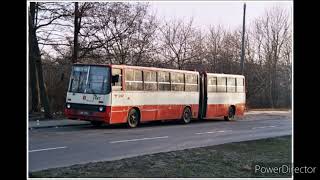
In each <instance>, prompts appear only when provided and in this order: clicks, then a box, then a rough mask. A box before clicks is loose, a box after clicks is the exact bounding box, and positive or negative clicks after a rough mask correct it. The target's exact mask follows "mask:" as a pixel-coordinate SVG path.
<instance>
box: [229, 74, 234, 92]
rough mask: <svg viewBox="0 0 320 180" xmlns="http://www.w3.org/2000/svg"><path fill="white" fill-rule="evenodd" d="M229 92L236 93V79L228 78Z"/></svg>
mask: <svg viewBox="0 0 320 180" xmlns="http://www.w3.org/2000/svg"><path fill="white" fill-rule="evenodd" d="M227 91H228V92H236V78H231V77H228V78H227Z"/></svg>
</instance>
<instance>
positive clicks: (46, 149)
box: [29, 146, 67, 152]
mask: <svg viewBox="0 0 320 180" xmlns="http://www.w3.org/2000/svg"><path fill="white" fill-rule="evenodd" d="M64 148H67V147H66V146H63V147H54V148H45V149H35V150H30V151H29V152H39V151H49V150H55V149H64Z"/></svg>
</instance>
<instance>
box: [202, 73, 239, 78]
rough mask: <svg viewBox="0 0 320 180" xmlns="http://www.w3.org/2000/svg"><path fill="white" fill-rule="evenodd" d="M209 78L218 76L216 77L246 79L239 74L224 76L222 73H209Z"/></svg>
mask: <svg viewBox="0 0 320 180" xmlns="http://www.w3.org/2000/svg"><path fill="white" fill-rule="evenodd" d="M207 75H208V76H216V77H235V78H237V77H238V78H244V76H243V75H239V74H222V73H207Z"/></svg>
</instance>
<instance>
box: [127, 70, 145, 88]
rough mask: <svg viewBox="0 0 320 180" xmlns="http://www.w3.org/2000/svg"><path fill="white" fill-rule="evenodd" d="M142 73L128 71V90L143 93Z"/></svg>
mask: <svg viewBox="0 0 320 180" xmlns="http://www.w3.org/2000/svg"><path fill="white" fill-rule="evenodd" d="M142 84H143V83H142V71H139V70H132V69H126V90H128V91H142V90H143V86H142Z"/></svg>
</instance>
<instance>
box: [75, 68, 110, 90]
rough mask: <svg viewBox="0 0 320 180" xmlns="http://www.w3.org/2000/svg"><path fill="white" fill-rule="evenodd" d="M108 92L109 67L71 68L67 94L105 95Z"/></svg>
mask: <svg viewBox="0 0 320 180" xmlns="http://www.w3.org/2000/svg"><path fill="white" fill-rule="evenodd" d="M110 90H111V89H110V68H109V67H104V66H84V65H75V66H73V67H72V72H71V78H70V86H69V92H74V93H87V94H107V93H109V92H110Z"/></svg>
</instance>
